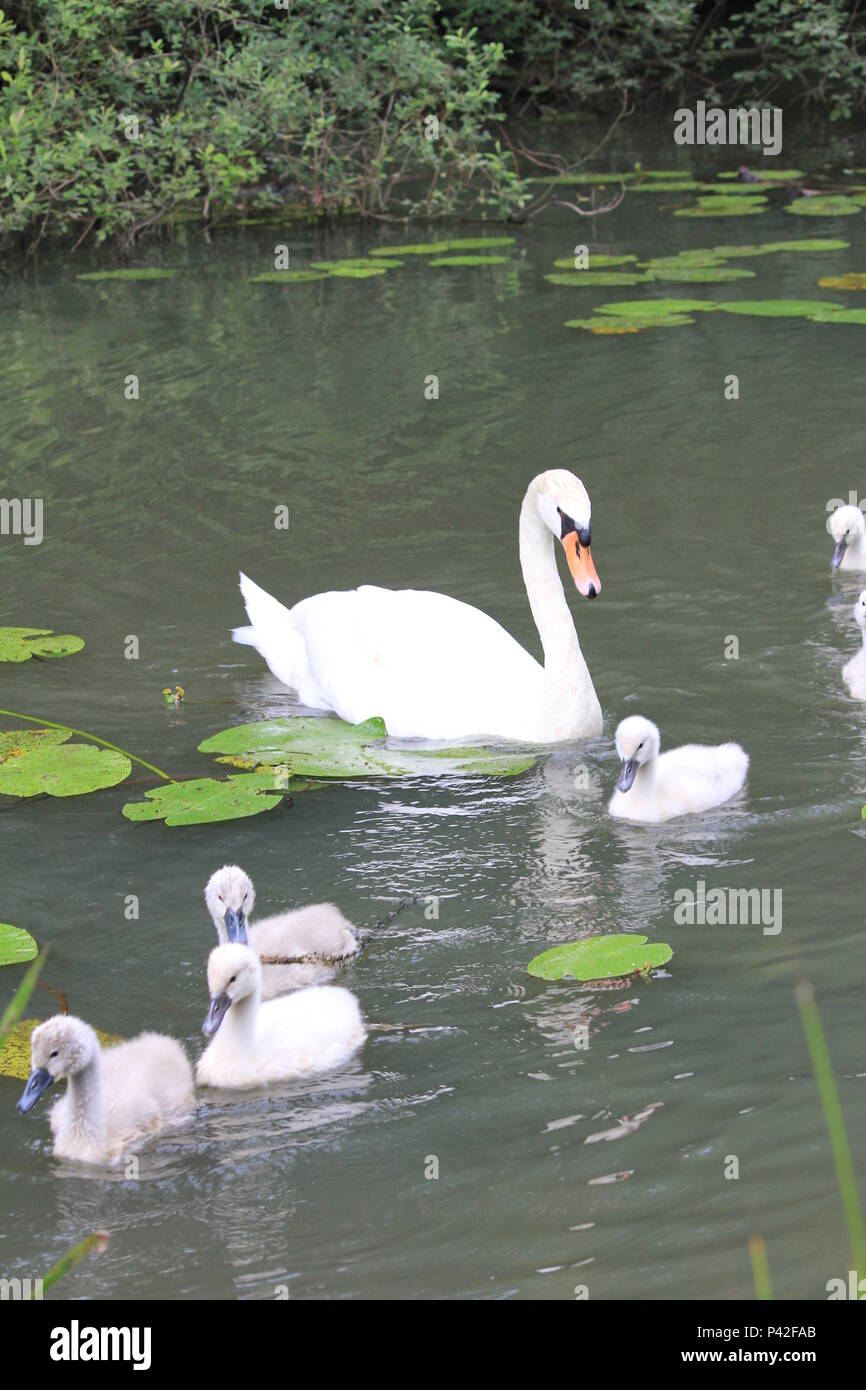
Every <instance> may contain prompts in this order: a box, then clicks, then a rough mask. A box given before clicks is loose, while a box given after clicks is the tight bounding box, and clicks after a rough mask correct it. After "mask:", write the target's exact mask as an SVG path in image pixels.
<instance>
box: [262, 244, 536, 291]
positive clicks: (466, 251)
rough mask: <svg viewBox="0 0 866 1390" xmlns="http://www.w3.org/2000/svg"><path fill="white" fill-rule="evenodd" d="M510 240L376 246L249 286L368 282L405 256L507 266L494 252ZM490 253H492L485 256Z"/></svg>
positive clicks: (272, 273) (273, 273)
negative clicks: (330, 281) (369, 249)
mask: <svg viewBox="0 0 866 1390" xmlns="http://www.w3.org/2000/svg"><path fill="white" fill-rule="evenodd" d="M513 244H514V237H510V236H494V237H457V238H452V239H451V240H449V241H428V242H417V243H413V244H412V245H408V246H380V247H377V248H376V249H375V250H373V251H371V252H370V254H369V256H357V257H350V256H347V257H345V258H344V259H343V260H337V261H312V262H311V263H310V266H309V269H307V270H266V271H264V272H263V273H262V274H261V275H253V276H251V277H250V280H249V283H250V284H253V285H263V284H267V285H295V284H304V283H306V282H307V281H309V280H327V279H344V280H368V279H370V278H372V277H375V276H379V275H385V274H387V272H388V271H389V270H396V269H397V268H398V267H399V266H401V265H403V257H405V256H429V257H430V258H431V259H430V260H429V261H428V265H434V266H485V265H486V266H495V265H507V264H508V263H509V262H510V260H511V257H510V256H508V255H500V254H496V253H498V252H499V251H500V250H501V249H502V248H504V247H507V246H513ZM490 251H493V252H494V253H495V254H493V255H490V254H485V253H489V252H490Z"/></svg>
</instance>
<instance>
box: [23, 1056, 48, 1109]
mask: <svg viewBox="0 0 866 1390" xmlns="http://www.w3.org/2000/svg"><path fill="white" fill-rule="evenodd" d="M53 1080H54V1077H53V1076H52V1075H51V1072H50V1071H46V1070H45V1068H44V1067H37V1068H36V1070H35V1071H32V1072H31V1073H30V1075H29V1077H28V1078H27V1085H26V1086H25V1087H24V1091H23V1093H22V1096H21V1099H20V1100H19V1102H18V1109H19V1110H20V1112H21V1114H22V1115H26V1114H27V1111H28V1110H32V1109H33V1107H34V1105H35V1104H36V1102H37V1100H38V1099H39V1097H40V1096H41V1095H43V1094H44V1093H45V1092H46V1091H47V1090H48V1087H49V1086H50V1085H51V1083H52V1082H53Z"/></svg>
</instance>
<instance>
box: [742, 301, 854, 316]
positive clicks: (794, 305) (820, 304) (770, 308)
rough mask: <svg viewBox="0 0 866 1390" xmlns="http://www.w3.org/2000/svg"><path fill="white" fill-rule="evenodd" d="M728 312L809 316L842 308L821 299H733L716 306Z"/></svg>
mask: <svg viewBox="0 0 866 1390" xmlns="http://www.w3.org/2000/svg"><path fill="white" fill-rule="evenodd" d="M716 307H717V308H719V309H722V310H723V311H724V312H725V313H726V314H754V315H756V316H758V317H760V318H768V319H793V318H809V317H811V315H812V314H816V313H819V312H820V311H821V310H826V309H829V310H833V309H840V308H842V306H841V305H838V304H832V303H830V301H829V300H821V299H732V300H730V301H729V302H728V303H726V304H718V305H717V306H716Z"/></svg>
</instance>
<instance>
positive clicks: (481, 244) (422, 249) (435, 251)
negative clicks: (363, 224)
mask: <svg viewBox="0 0 866 1390" xmlns="http://www.w3.org/2000/svg"><path fill="white" fill-rule="evenodd" d="M513 245H514V237H513V236H475V237H458V238H456V239H452V240H450V241H428V242H418V243H416V244H415V245H413V246H379V247H377V248H376V249H375V250H374V251H371V252H370V255H371V256H438V255H441V254H443V253H444V252H447V251H486V250H487V249H488V247H493V246H513Z"/></svg>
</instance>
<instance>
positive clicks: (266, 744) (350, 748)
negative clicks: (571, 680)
mask: <svg viewBox="0 0 866 1390" xmlns="http://www.w3.org/2000/svg"><path fill="white" fill-rule="evenodd" d="M386 740H387V730H386V728H385V724H384V722H383V720H381V719H367V720H365V721H364V723H362V724H347V723H345V722H344V721H343V720H342V719H331V718H321V717H315V716H314V717H312V718H306V717H304V716H301V715H297V716H294V717H292V718H288V719H262V720H258V721H257V722H256V723H254V724H241V725H239V726H238V727H237V728H234V729H224V730H223V731H222V732H221V733H219V734H214V735H213V737H212V738H208V739H205V741H204V743H201V744H199V752H200V753H217V754H221V755H222V756H221V757H219V758H218V759H217V761H218V762H225V761H228V760H236V759H243V760H245V761H246V762H247V763H248V764H249V765H250V766H255V767H259V768H261V767H270V768H275V767H280V768H283V769H285V771H286V772H287V773H288V774H290V775H291V776H294V777H340V778H348V777H353V778H354V777H413V776H416V777H429V776H431V775H432V776H437V775H442V774H446V773H447V774H450V775H456V774H469V773H483V774H487V775H492V776H497V777H508V776H514V775H516V774H517V773H519V772H525V771H526V769H527V768H529V767H531V766H532V764H533V762H534V761H535V760H534V758H533V756H532V755H531V754H526V753H511V752H501V751H498V750H497V749H495V748H415V747H410V748H407V747H393V746H390V745H389V744H388V743H387V742H386Z"/></svg>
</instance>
